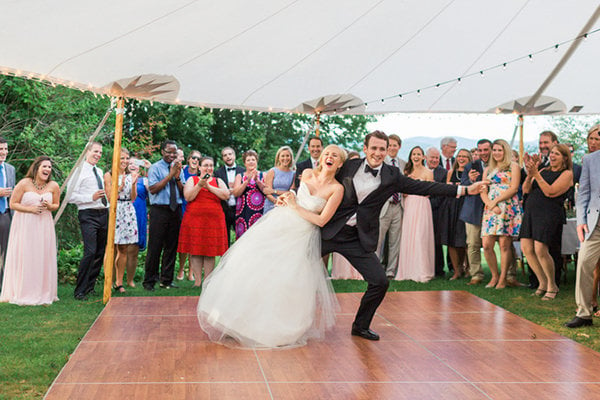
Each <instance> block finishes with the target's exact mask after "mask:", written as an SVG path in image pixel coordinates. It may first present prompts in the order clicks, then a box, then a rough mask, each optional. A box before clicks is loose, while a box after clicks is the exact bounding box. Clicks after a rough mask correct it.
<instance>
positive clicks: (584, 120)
mask: <svg viewBox="0 0 600 400" xmlns="http://www.w3.org/2000/svg"><path fill="white" fill-rule="evenodd" d="M599 122H600V118H598V117H597V116H571V115H564V116H560V117H555V118H552V119H551V125H552V131H553V132H555V133H556V134H557V135H558V139H559V141H560V142H561V143H571V144H572V145H573V148H574V149H575V155H574V156H573V161H574V162H577V163H581V158H582V157H583V155H584V154H585V153H587V151H588V149H587V141H586V138H587V133H588V130H589V129H590V128H591V127H592V126H593V125H595V124H597V123H599Z"/></svg>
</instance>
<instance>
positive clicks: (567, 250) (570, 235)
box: [560, 218, 579, 254]
mask: <svg viewBox="0 0 600 400" xmlns="http://www.w3.org/2000/svg"><path fill="white" fill-rule="evenodd" d="M560 249H561V253H562V254H575V253H577V252H578V251H579V239H577V218H567V223H566V224H565V225H563V233H562V242H561V248H560Z"/></svg>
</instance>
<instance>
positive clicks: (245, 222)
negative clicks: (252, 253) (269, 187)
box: [233, 150, 265, 239]
mask: <svg viewBox="0 0 600 400" xmlns="http://www.w3.org/2000/svg"><path fill="white" fill-rule="evenodd" d="M242 160H243V161H244V167H246V172H244V173H243V174H240V175H236V177H235V182H234V183H233V195H234V196H235V197H236V199H237V204H236V208H235V237H236V239H239V238H240V236H242V235H243V234H244V232H246V231H247V230H248V228H250V227H251V226H252V225H254V224H255V223H256V221H258V219H259V218H260V217H262V215H263V208H264V205H265V195H264V194H263V190H264V188H265V185H264V183H263V173H262V172H260V171H259V170H258V169H257V168H258V154H257V153H256V152H255V151H254V150H248V151H246V152H245V153H244V154H243V156H242Z"/></svg>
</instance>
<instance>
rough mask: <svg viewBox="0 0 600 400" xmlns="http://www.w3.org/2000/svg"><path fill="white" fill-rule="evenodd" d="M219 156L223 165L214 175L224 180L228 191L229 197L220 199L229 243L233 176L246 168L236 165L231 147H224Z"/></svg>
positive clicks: (233, 211) (232, 218)
mask: <svg viewBox="0 0 600 400" xmlns="http://www.w3.org/2000/svg"><path fill="white" fill-rule="evenodd" d="M221 158H222V160H223V164H224V165H222V166H221V167H220V168H219V169H217V170H216V171H215V176H216V177H217V178H220V179H221V180H222V181H223V182H225V184H226V185H227V187H228V188H229V192H230V195H229V199H227V201H222V202H221V206H222V207H223V212H224V213H225V222H226V223H227V243H229V244H231V241H230V237H231V234H232V233H233V232H235V208H236V203H237V202H236V199H235V196H234V195H233V184H234V182H235V177H236V176H237V175H242V174H243V173H244V172H245V171H246V170H245V169H244V168H243V167H240V166H238V165H236V162H235V151H234V150H233V149H232V148H231V147H225V148H223V150H221Z"/></svg>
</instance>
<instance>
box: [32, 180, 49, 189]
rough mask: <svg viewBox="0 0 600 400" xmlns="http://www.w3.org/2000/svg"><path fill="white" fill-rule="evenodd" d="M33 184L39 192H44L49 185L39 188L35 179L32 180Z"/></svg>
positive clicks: (45, 184)
mask: <svg viewBox="0 0 600 400" xmlns="http://www.w3.org/2000/svg"><path fill="white" fill-rule="evenodd" d="M31 183H33V186H34V187H35V188H36V189H37V190H38V191H39V192H41V191H42V190H44V189H46V186H47V185H48V182H46V183H44V184H43V185H42V186H38V185H37V184H36V183H35V180H34V179H32V180H31Z"/></svg>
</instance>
